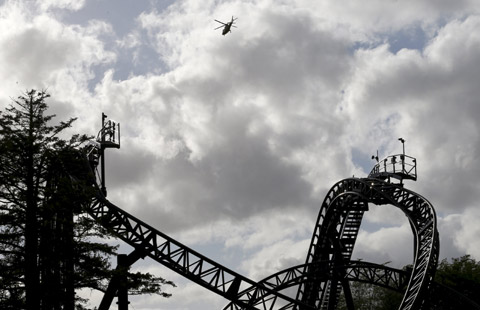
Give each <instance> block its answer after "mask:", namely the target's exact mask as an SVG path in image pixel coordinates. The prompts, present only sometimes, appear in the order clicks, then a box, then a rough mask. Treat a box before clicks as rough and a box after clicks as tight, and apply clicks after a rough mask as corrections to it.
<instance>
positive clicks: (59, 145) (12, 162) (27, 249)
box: [0, 90, 173, 310]
mask: <svg viewBox="0 0 480 310" xmlns="http://www.w3.org/2000/svg"><path fill="white" fill-rule="evenodd" d="M47 98H49V95H48V94H47V93H46V92H45V91H36V90H30V91H27V92H26V93H25V94H23V95H22V96H19V97H18V98H17V99H13V100H12V101H13V103H12V104H11V105H10V106H9V107H7V108H6V109H5V111H4V112H0V180H1V183H0V308H1V309H32V310H33V309H34V310H38V309H71V310H73V309H74V308H75V307H77V308H83V306H82V301H81V300H80V299H79V298H78V297H76V295H75V290H77V289H80V288H91V289H96V290H101V291H104V290H105V288H106V286H107V282H108V279H110V278H111V276H112V274H113V272H114V269H113V268H112V266H111V264H110V260H111V256H112V255H115V254H116V249H117V247H116V246H112V245H110V244H108V243H105V241H104V240H105V238H108V237H110V235H109V233H108V231H107V230H106V229H104V228H103V227H101V226H100V225H98V224H97V223H96V222H94V221H93V220H92V219H90V218H89V217H87V216H85V214H83V206H85V205H86V204H88V203H89V202H90V197H91V194H92V193H91V192H89V190H88V188H86V187H82V186H78V184H76V186H73V183H72V180H71V174H72V173H76V174H81V173H85V172H84V171H83V170H84V169H83V159H82V158H81V157H80V154H81V153H80V152H79V151H78V149H79V148H80V147H81V146H82V145H83V143H84V142H86V141H87V140H88V139H89V138H90V137H87V136H85V135H73V136H72V137H70V138H69V139H63V138H62V137H61V136H62V135H65V131H66V129H68V128H70V127H71V126H72V123H73V122H74V121H75V118H71V119H69V120H68V121H66V122H60V123H59V124H57V125H50V123H51V121H52V119H53V118H54V117H55V115H46V114H45V113H46V110H47V108H48V106H47V104H46V99H47ZM132 279H134V280H132V285H133V287H132V289H133V292H136V293H145V292H146V293H155V294H164V295H165V296H168V294H165V293H164V292H162V291H161V285H162V284H171V285H173V283H171V282H168V281H165V280H164V279H162V278H159V277H154V276H152V275H150V274H142V273H139V274H135V275H133V276H132Z"/></svg>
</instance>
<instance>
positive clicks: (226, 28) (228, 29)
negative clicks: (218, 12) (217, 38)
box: [215, 16, 237, 35]
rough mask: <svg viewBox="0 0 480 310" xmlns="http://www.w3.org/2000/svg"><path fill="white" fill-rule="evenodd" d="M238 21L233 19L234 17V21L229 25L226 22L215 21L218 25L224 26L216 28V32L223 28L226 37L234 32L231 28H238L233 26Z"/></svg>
mask: <svg viewBox="0 0 480 310" xmlns="http://www.w3.org/2000/svg"><path fill="white" fill-rule="evenodd" d="M236 20H237V18H233V16H232V20H231V21H229V22H228V23H224V22H221V21H219V20H216V19H215V21H216V22H217V23H220V24H222V26H219V27H217V28H215V30H217V29H219V28H222V27H223V30H222V35H226V34H227V33H229V32H232V30H231V29H230V28H232V27H235V28H237V27H236V26H234V25H233V23H234V22H235V21H236Z"/></svg>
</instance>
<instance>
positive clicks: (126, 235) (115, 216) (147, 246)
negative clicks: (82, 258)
mask: <svg viewBox="0 0 480 310" xmlns="http://www.w3.org/2000/svg"><path fill="white" fill-rule="evenodd" d="M85 165H86V166H87V165H88V169H89V170H90V171H91V166H90V163H89V162H88V161H86V162H85ZM91 175H95V174H94V173H93V171H91ZM91 185H92V187H93V189H94V192H95V195H94V196H93V199H92V202H91V203H90V204H89V205H88V206H87V207H86V212H87V213H88V214H89V215H90V216H91V217H93V218H94V219H95V220H97V221H98V222H99V223H100V224H101V225H102V226H103V227H105V228H107V229H109V230H110V231H111V232H112V233H113V234H114V235H115V236H117V237H118V238H119V239H121V240H123V241H124V242H126V243H127V244H129V245H130V246H132V247H134V248H135V249H136V250H137V251H139V252H141V253H142V254H144V255H145V256H149V257H150V258H152V259H153V260H155V261H157V262H159V263H160V264H162V265H164V266H166V267H168V268H170V269H171V270H173V271H175V272H176V273H178V274H180V275H182V276H184V277H185V278H187V279H189V280H191V281H193V282H195V283H197V284H199V285H201V286H203V287H205V288H206V289H208V290H210V291H212V292H214V293H216V294H218V295H221V296H223V297H224V298H226V299H228V300H230V301H231V302H233V303H235V304H237V305H238V306H240V307H242V309H258V308H256V307H255V306H256V305H261V309H263V307H264V306H265V305H268V309H272V310H273V309H283V308H281V307H280V306H278V304H276V301H277V300H280V301H282V303H288V304H292V305H293V306H301V307H303V308H305V309H314V307H312V306H309V305H306V304H304V303H302V302H301V301H298V300H295V299H294V298H292V297H289V296H286V295H283V294H282V293H280V292H277V291H274V290H272V289H270V288H268V287H266V286H265V285H263V284H259V283H257V282H255V281H253V280H251V279H249V278H247V277H244V276H242V275H240V274H238V273H236V272H235V271H233V270H230V269H229V268H227V267H225V266H222V265H221V264H219V263H217V262H215V261H214V260H212V259H209V258H207V257H206V256H204V255H202V254H200V253H198V252H196V251H194V250H193V249H190V248H189V247H187V246H185V245H184V244H182V243H180V242H178V241H176V240H175V239H173V238H171V237H169V236H168V235H166V234H164V233H162V232H160V231H158V230H157V229H155V228H153V227H152V226H150V225H148V224H146V223H145V222H143V221H142V220H140V219H138V218H136V217H135V216H133V215H131V214H129V213H128V212H126V211H124V210H122V209H121V208H119V207H117V206H116V205H114V204H113V203H111V202H110V201H108V200H107V199H106V197H105V196H104V194H103V192H102V190H101V189H100V188H99V187H98V185H97V184H96V182H91ZM247 286H248V287H253V288H254V294H253V295H252V296H250V298H243V299H241V300H240V299H239V297H238V296H239V295H238V292H239V290H240V289H241V288H242V287H247Z"/></svg>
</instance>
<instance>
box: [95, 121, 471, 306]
mask: <svg viewBox="0 0 480 310" xmlns="http://www.w3.org/2000/svg"><path fill="white" fill-rule="evenodd" d="M103 121H104V118H103V117H102V124H103ZM108 124H111V123H108ZM109 128H113V130H114V129H115V126H110V127H109ZM118 132H119V130H118ZM101 133H102V135H101V139H99V141H97V142H98V143H97V144H93V145H92V146H90V148H89V149H87V156H85V157H86V159H87V160H86V161H85V167H86V170H87V171H91V173H90V175H91V176H93V177H92V178H91V180H90V184H91V186H92V187H93V188H94V192H95V194H94V195H93V198H92V202H91V204H89V205H88V207H87V208H86V211H87V212H88V213H89V214H90V215H91V216H92V217H93V218H94V219H96V220H97V221H98V222H99V223H100V224H101V225H103V226H104V227H106V228H108V229H109V230H110V231H112V232H113V233H114V234H115V235H116V236H117V237H118V238H120V239H121V240H123V241H125V242H126V243H127V244H129V245H131V246H132V247H133V248H134V249H135V250H134V253H135V255H134V256H135V259H138V258H139V257H144V256H149V257H151V258H152V259H154V260H155V261H157V262H159V263H160V264H162V265H164V266H166V267H168V268H170V269H171V270H173V271H175V272H177V273H179V274H180V275H182V276H184V277H185V278H187V279H189V280H191V281H193V282H195V283H197V284H199V285H201V286H203V287H205V288H206V289H208V290H210V291H212V292H214V293H216V294H219V295H221V296H223V297H224V298H225V299H227V300H229V301H230V303H229V304H228V305H227V306H226V307H225V308H224V309H271V310H273V309H299V310H306V309H322V310H323V309H325V310H333V309H335V308H336V306H337V303H338V298H339V296H340V294H341V293H342V292H343V295H344V297H345V300H346V304H347V307H348V309H350V310H352V309H354V304H353V300H352V293H351V289H350V282H351V281H361V282H366V283H370V284H374V285H379V286H382V287H385V288H389V289H392V290H395V291H398V292H401V293H403V300H402V302H401V304H400V306H399V309H400V310H418V309H423V308H425V309H426V307H427V306H429V305H428V301H429V300H430V298H429V297H430V296H431V294H432V292H434V291H435V292H438V291H441V289H438V285H437V286H435V284H433V277H434V274H435V270H436V265H437V262H438V252H439V237H438V232H437V222H436V215H435V210H434V208H433V206H432V205H431V203H430V202H428V200H426V199H425V198H424V197H422V196H421V195H418V194H417V193H415V192H413V191H410V190H408V189H405V188H404V186H403V182H402V181H403V179H413V180H415V179H416V177H417V175H416V160H415V159H414V158H412V157H408V156H405V154H402V155H395V156H391V157H387V158H386V159H385V160H383V161H380V162H378V164H377V165H376V166H375V167H374V169H373V170H372V172H371V173H370V175H369V176H368V178H348V179H344V180H341V181H339V182H337V183H336V184H334V185H333V186H332V188H331V189H330V190H329V191H328V193H327V195H326V197H325V199H324V201H323V203H322V206H321V208H320V212H319V215H318V219H317V222H316V225H315V228H314V232H313V236H312V240H311V243H310V247H309V251H308V253H307V258H306V262H305V264H303V265H300V266H295V267H291V268H289V269H286V270H283V271H280V272H278V273H276V274H274V275H272V276H270V277H267V278H265V279H264V280H262V281H258V282H256V281H253V280H251V279H249V278H247V277H245V276H242V275H240V274H238V273H236V272H235V271H233V270H230V269H228V268H226V267H224V266H222V265H221V264H219V263H217V262H215V261H214V260H211V259H209V258H207V257H205V256H203V255H202V254H200V253H198V252H196V251H194V250H192V249H190V248H189V247H187V246H185V245H183V244H182V243H180V242H178V241H176V240H174V239H173V238H171V237H169V236H167V235H166V234H164V233H162V232H160V231H158V230H157V229H155V228H153V227H152V226H149V225H148V224H146V223H145V222H143V221H141V220H140V219H138V218H136V217H134V216H132V215H131V214H129V213H128V212H126V211H124V210H122V209H121V208H119V207H117V206H115V205H114V204H112V203H111V202H110V201H108V200H107V199H106V197H105V196H106V190H105V182H104V167H103V166H102V167H101V169H102V173H100V174H95V172H94V171H93V170H95V169H96V168H97V166H98V164H99V162H101V163H102V164H103V165H104V149H105V148H106V147H116V148H119V144H118V147H117V144H116V143H115V131H114V132H113V134H112V132H110V131H109V130H108V128H107V129H105V128H102V131H101ZM105 137H110V138H109V139H106V138H105ZM112 137H113V138H112ZM112 139H113V141H112ZM119 139H120V138H119V137H117V141H119ZM112 143H113V144H112ZM99 156H100V157H101V158H100V159H101V160H99ZM397 159H400V160H397ZM387 163H388V164H387ZM96 175H99V176H100V180H99V178H98V177H95V176H96ZM391 178H395V179H397V180H400V183H393V182H391ZM369 204H375V205H391V206H394V207H397V208H399V209H400V210H401V211H403V213H404V214H405V215H406V217H407V218H408V220H409V222H410V225H411V229H412V232H413V240H414V242H413V244H414V259H413V263H412V268H411V270H408V271H404V270H398V269H394V268H389V267H386V266H382V265H376V264H372V263H368V262H359V261H352V260H351V257H352V252H353V249H354V245H355V242H356V239H357V236H358V232H359V229H360V224H361V222H362V218H363V215H364V212H365V211H368V205H369ZM133 262H134V260H132V262H131V263H133ZM434 286H435V287H436V289H435V290H434V289H433V288H434ZM112 287H115V285H113V284H112ZM292 289H293V290H294V291H296V294H295V293H294V294H293V296H295V297H293V296H292V294H291V291H292ZM452 296H453V295H452ZM109 298H110V299H111V296H110V297H109ZM460 299H461V298H459V300H460ZM476 309H477V308H476Z"/></svg>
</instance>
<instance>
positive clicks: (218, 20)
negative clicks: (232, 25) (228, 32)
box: [215, 19, 226, 25]
mask: <svg viewBox="0 0 480 310" xmlns="http://www.w3.org/2000/svg"><path fill="white" fill-rule="evenodd" d="M215 21H216V22H217V23H220V24H222V25H226V24H225V23H224V22H221V21H219V20H216V19H215Z"/></svg>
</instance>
